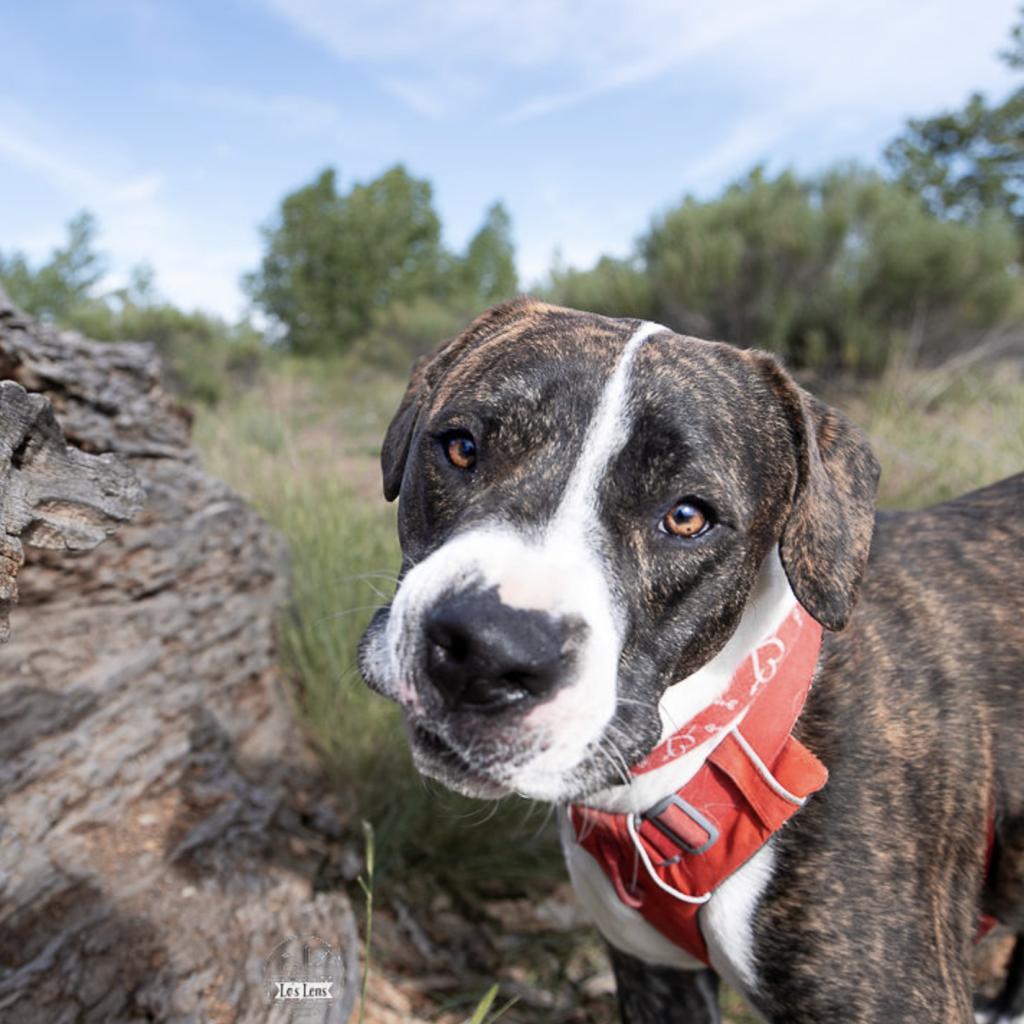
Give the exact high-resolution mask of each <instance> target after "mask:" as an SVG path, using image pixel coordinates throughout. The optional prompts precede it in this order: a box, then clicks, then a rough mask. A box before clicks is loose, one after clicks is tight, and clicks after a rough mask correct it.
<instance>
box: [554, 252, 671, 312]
mask: <svg viewBox="0 0 1024 1024" xmlns="http://www.w3.org/2000/svg"><path fill="white" fill-rule="evenodd" d="M543 294H544V297H545V298H547V299H548V300H549V301H551V302H556V303H558V304H559V305H561V306H574V307H576V308H577V309H588V310H591V311H593V312H595V313H604V314H605V315H606V316H635V317H640V318H641V319H650V318H652V317H653V316H654V313H655V309H654V299H653V291H652V288H651V282H650V279H649V278H648V276H647V274H646V271H645V267H644V265H643V261H642V260H639V259H637V258H632V259H624V260H623V259H615V258H613V257H611V256H602V257H601V258H600V259H599V260H598V261H597V263H596V264H595V265H594V267H593V268H592V269H591V270H577V269H574V268H572V267H567V266H565V265H563V263H562V261H561V258H560V257H559V256H557V255H556V257H555V260H554V266H553V267H552V268H551V274H550V279H549V281H548V285H547V287H546V288H544V289H543Z"/></svg>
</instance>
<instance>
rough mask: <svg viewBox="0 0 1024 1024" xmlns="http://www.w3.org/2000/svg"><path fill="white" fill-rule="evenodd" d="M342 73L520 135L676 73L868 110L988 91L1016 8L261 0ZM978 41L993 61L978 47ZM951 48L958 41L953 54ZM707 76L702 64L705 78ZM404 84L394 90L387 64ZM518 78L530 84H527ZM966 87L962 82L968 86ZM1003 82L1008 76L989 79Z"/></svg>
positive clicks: (429, 108)
mask: <svg viewBox="0 0 1024 1024" xmlns="http://www.w3.org/2000/svg"><path fill="white" fill-rule="evenodd" d="M264 2H265V3H266V4H267V6H269V7H270V8H271V9H272V10H274V11H275V12H277V13H278V14H279V15H280V16H281V17H283V18H284V19H285V20H287V21H288V22H289V23H290V24H291V25H292V26H293V27H294V28H295V29H296V30H298V31H299V32H300V33H302V34H304V35H305V36H307V37H308V38H310V39H312V40H313V41H315V42H316V43H318V44H319V45H321V46H324V47H325V48H327V49H328V50H329V51H330V52H332V53H333V54H335V55H336V56H337V57H339V58H340V59H342V60H344V61H359V62H364V63H366V64H368V65H370V66H371V67H376V68H377V69H378V70H379V71H380V74H381V80H382V81H381V84H382V85H383V86H384V87H385V88H386V89H388V90H389V91H391V92H392V93H394V94H396V95H399V96H400V97H402V98H403V99H404V100H406V102H408V103H409V105H410V106H411V107H412V108H413V109H414V110H415V111H416V112H418V113H421V114H427V115H429V116H433V117H436V116H440V115H442V114H446V113H458V112H460V111H462V110H465V109H466V108H468V107H470V106H472V105H474V104H478V103H483V104H488V105H491V106H494V105H498V106H503V107H504V108H505V109H504V116H505V117H506V119H508V120H512V121H523V120H528V119H530V118H534V117H539V116H543V115H545V114H549V113H552V112H554V111H558V110H564V109H567V108H569V107H572V106H575V105H578V104H580V103H585V102H587V101H589V100H592V99H594V98H596V97H598V96H601V95H603V94H606V93H609V92H612V91H615V90H619V89H623V88H627V87H630V86H635V85H638V84H640V83H642V82H647V81H651V80H653V79H656V78H659V77H662V76H665V75H667V74H669V73H670V72H675V71H686V70H687V68H688V67H690V66H692V65H693V62H694V61H696V60H698V59H700V60H701V61H702V62H704V63H703V65H702V66H711V67H714V68H715V69H716V70H720V71H721V72H722V73H725V74H731V75H735V76H737V77H742V76H744V75H746V76H748V77H749V81H750V84H751V85H752V86H754V87H756V83H757V82H758V81H759V80H762V81H766V82H767V83H768V84H771V85H776V86H778V85H783V86H785V88H787V89H790V90H797V91H799V90H801V89H808V90H810V89H820V88H822V87H824V89H825V91H826V93H833V92H835V91H839V92H843V91H846V92H847V93H850V92H856V93H857V95H858V96H859V97H860V98H861V99H862V100H863V101H864V102H868V103H876V104H877V103H880V102H884V101H885V100H888V101H889V102H894V103H902V102H903V101H904V100H907V99H910V98H911V97H914V98H917V97H921V98H923V99H924V100H927V99H928V98H929V97H934V95H935V90H936V89H938V91H939V93H940V94H948V93H949V92H950V91H951V90H952V89H956V90H958V91H959V92H962V91H963V90H964V88H965V87H966V84H965V83H977V84H981V85H984V84H985V83H986V82H993V81H1000V80H1002V79H1001V78H1000V72H999V68H998V65H997V64H996V62H995V55H994V50H995V49H996V47H997V46H998V45H999V44H1000V42H1001V41H1002V40H1003V39H1004V37H1005V34H1006V29H1007V26H1008V25H1009V24H1010V23H1011V21H1012V20H1013V18H1014V13H1015V6H1016V5H1015V0H984V2H975V3H972V4H964V3H963V2H962V0H884V2H883V0H866V2H864V3H861V4H855V5H837V4H832V3H826V2H824V0H775V2H770V3H766V2H764V0H723V2H720V3H718V4H717V5H714V6H713V7H708V6H707V5H704V4H697V3H693V2H684V0H633V2H631V3H628V4H627V3H621V2H619V0H591V2H588V3H579V2H577V0H520V2H519V3H515V4H512V3H508V2H507V0H412V2H410V0H365V2H363V3H359V4H339V3H337V2H335V0H264ZM982 39H986V40H990V41H991V50H987V51H985V50H983V48H981V47H979V46H978V45H977V43H978V41H979V40H982ZM964 40H971V41H972V45H971V46H965V45H964ZM708 62H711V63H710V64H709V63H708ZM396 64H400V65H401V68H402V72H401V75H400V77H399V76H396V73H395V66H396ZM527 72H529V75H527V74H526V73H527ZM971 76H973V77H971ZM1002 77H1003V78H1005V75H1004V76H1002Z"/></svg>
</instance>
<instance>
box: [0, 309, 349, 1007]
mask: <svg viewBox="0 0 1024 1024" xmlns="http://www.w3.org/2000/svg"><path fill="white" fill-rule="evenodd" d="M158 374H159V367H158V362H157V360H156V358H155V356H154V354H153V352H152V350H151V348H150V347H149V346H146V345H140V344H130V343H122V344H114V345H101V344H97V343H95V342H90V341H87V340H85V339H82V338H80V337H78V336H76V335H71V334H67V333H62V332H58V331H56V330H54V329H52V328H49V327H46V326H44V325H40V324H37V323H34V322H32V321H30V320H28V319H27V318H25V317H24V316H23V315H22V314H20V313H19V312H18V311H17V310H15V309H14V308H13V307H12V306H11V305H10V303H9V302H8V301H7V300H6V298H5V297H4V296H3V295H2V293H0V378H5V379H7V380H13V381H15V382H17V383H4V384H2V385H0V517H2V518H0V522H2V524H3V527H4V530H5V531H6V532H5V533H3V534H0V614H5V608H6V602H7V601H9V600H10V598H11V597H12V596H13V594H14V590H13V576H14V572H15V571H16V570H17V565H18V563H19V562H20V560H21V554H20V551H19V548H18V540H17V538H18V534H19V533H20V535H21V537H22V539H23V540H24V541H25V543H26V545H29V544H31V545H33V547H27V548H26V554H25V565H24V568H23V571H22V574H21V578H20V580H19V586H20V591H21V593H20V601H19V603H18V605H17V606H16V608H15V609H14V611H13V613H12V616H11V621H12V626H13V629H12V637H11V639H10V642H9V643H8V644H7V645H6V646H4V647H2V648H0V801H2V804H0V1020H3V1021H5V1022H36V1021H38V1022H44V1021H45V1022H46V1024H54V1022H58V1021H78V1020H81V1021H136V1020H138V1021H142V1020H159V1021H263V1020H287V1019H291V1015H292V1012H293V1008H299V1009H301V1010H303V1011H304V1012H305V1013H306V1014H309V1012H310V1011H311V1010H312V1011H314V1012H313V1013H312V1015H306V1016H302V1017H301V1019H302V1020H317V1021H328V1020H330V1021H341V1020H344V1019H346V1018H347V1016H348V1013H347V1011H348V1009H349V1007H350V1006H351V1003H352V1000H353V998H354V995H355V988H356V985H355V976H356V974H357V965H356V957H355V953H356V937H355V929H354V925H353V920H352V915H351V910H350V907H349V905H348V902H347V900H346V898H345V896H344V894H343V893H341V892H338V891H334V892H315V891H314V889H315V883H316V880H317V878H318V876H319V873H320V871H321V869H322V867H323V864H324V862H325V861H327V860H331V861H333V862H337V861H338V860H339V859H340V857H341V854H340V853H339V850H340V849H341V847H340V841H341V837H342V832H343V829H342V823H341V821H340V820H339V818H338V813H337V810H336V808H335V805H334V803H333V802H332V800H331V797H330V795H329V793H328V789H327V786H326V785H325V783H324V780H323V778H322V776H321V773H320V772H319V770H318V767H317V765H316V762H315V760H314V759H313V758H312V756H311V755H310V753H309V751H308V748H307V745H306V744H305V742H304V739H303V737H302V735H301V734H300V733H299V732H298V730H297V728H296V727H295V725H294V724H293V721H292V716H291V715H290V714H289V707H288V702H287V699H286V694H285V692H284V690H283V686H282V680H281V678H280V675H279V671H278V669H277V667H276V652H275V638H274V624H275V620H276V618H277V615H278V614H279V612H280V609H281V606H282V602H283V601H284V599H285V591H286V584H285V577H286V572H285V562H284V557H283V550H282V546H281V543H280V542H279V540H278V538H277V537H276V535H275V534H274V533H273V532H272V531H271V530H269V529H268V527H267V526H266V525H265V524H264V523H263V522H262V521H261V520H260V519H259V518H258V517H257V516H256V515H255V514H254V513H253V512H252V511H251V510H250V509H249V508H248V507H247V506H246V505H245V504H244V502H242V500H241V499H240V498H239V497H238V496H237V495H235V494H234V493H233V492H231V491H230V490H229V489H228V488H227V487H225V486H224V485H222V484H220V483H219V482H217V481H215V480H213V479H211V478H210V477H209V476H207V475H206V474H205V473H204V472H203V470H202V468H201V466H200V465H199V463H198V460H197V458H196V456H195V454H194V452H193V451H192V449H191V448H190V446H189V417H188V415H187V413H186V412H185V411H184V410H183V409H181V408H179V407H178V406H177V405H176V404H175V403H174V401H173V400H172V399H171V398H170V397H169V396H168V395H167V394H166V393H165V392H164V391H163V390H162V389H161V388H160V385H159V379H158ZM19 385H21V386H23V387H24V388H25V389H27V390H28V391H30V392H36V394H26V393H25V391H23V390H22V387H19ZM51 404H52V407H53V409H54V410H55V411H56V414H57V416H56V420H55V419H54V418H53V415H52V413H51V412H50V405H51ZM57 421H59V422H60V425H61V426H62V427H63V430H64V435H65V436H66V438H67V440H68V442H70V444H71V445H73V446H74V447H67V446H65V445H64V444H63V443H62V441H61V435H60V429H59V428H58V426H57ZM133 474H134V476H135V477H137V478H138V479H139V480H140V481H141V484H142V487H143V488H144V491H145V504H144V507H142V508H141V510H140V511H138V514H137V515H135V518H134V519H133V520H132V521H131V522H130V523H127V524H126V525H123V526H122V527H121V529H120V530H119V531H118V532H117V533H116V534H114V535H113V536H111V537H110V538H109V539H108V540H107V542H106V543H104V544H102V545H100V546H99V547H98V548H96V549H95V550H85V549H88V548H91V547H93V546H95V545H96V544H97V543H98V542H99V541H100V540H102V539H103V538H104V537H105V536H106V535H107V534H108V533H110V532H111V531H112V530H113V529H114V528H115V527H116V526H117V525H118V524H119V523H123V522H124V521H125V520H126V519H128V517H129V516H131V515H132V513H133V511H135V510H136V509H137V508H138V507H139V506H140V505H141V501H140V499H141V497H142V495H141V493H140V492H139V491H138V489H137V488H135V486H134V485H133ZM47 548H49V549H53V548H61V549H63V550H60V551H55V550H45V549H47ZM291 937H297V940H298V941H297V942H292V943H291V944H288V943H287V940H289V939H290V938H291ZM282 943H285V945H283V946H282ZM303 946H305V948H306V952H305V954H303V953H302V952H301V951H302V947H303ZM296 950H298V951H299V957H298V961H296V959H295V953H296ZM286 954H288V955H291V957H292V959H290V960H286V959H284V956H285V955H286ZM303 960H304V961H305V963H302V962H299V961H303ZM296 972H298V974H296ZM303 972H305V974H304V976H305V977H307V978H310V979H312V978H317V977H326V978H329V979H330V980H331V981H332V988H331V994H332V998H331V999H329V1000H322V1001H317V1002H311V1001H309V1000H306V1001H302V1002H294V1001H275V1000H274V999H272V998H271V997H270V994H268V991H267V989H268V986H269V987H271V988H272V986H273V982H274V981H275V980H281V979H287V978H290V977H302V976H303Z"/></svg>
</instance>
